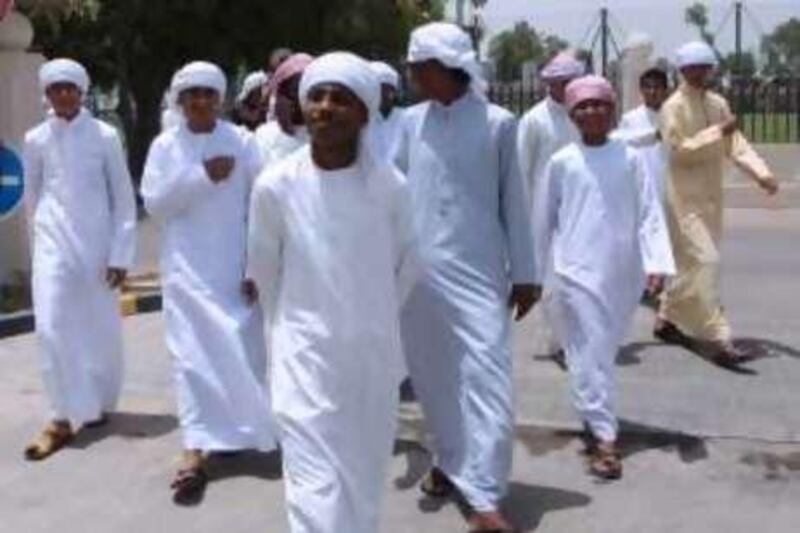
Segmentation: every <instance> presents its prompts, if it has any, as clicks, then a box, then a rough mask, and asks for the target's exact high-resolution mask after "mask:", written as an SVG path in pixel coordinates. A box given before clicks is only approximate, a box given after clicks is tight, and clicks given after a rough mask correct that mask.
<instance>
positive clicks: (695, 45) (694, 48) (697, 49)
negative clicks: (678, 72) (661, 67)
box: [675, 41, 717, 68]
mask: <svg viewBox="0 0 800 533" xmlns="http://www.w3.org/2000/svg"><path fill="white" fill-rule="evenodd" d="M675 62H676V63H677V65H678V68H683V67H689V66H692V65H709V66H711V67H716V66H717V56H716V54H715V53H714V50H713V49H712V48H711V47H710V46H708V44H706V43H704V42H703V41H692V42H690V43H686V44H684V45H683V46H681V47H680V48H678V50H677V51H676V52H675Z"/></svg>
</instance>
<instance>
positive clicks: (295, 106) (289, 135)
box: [255, 54, 314, 168]
mask: <svg viewBox="0 0 800 533" xmlns="http://www.w3.org/2000/svg"><path fill="white" fill-rule="evenodd" d="M313 60H314V58H313V57H311V56H310V55H308V54H293V55H291V56H289V57H288V58H287V59H286V60H284V61H283V62H282V63H281V64H280V66H279V67H278V69H277V70H276V71H275V74H273V76H272V78H270V81H269V94H271V95H273V96H272V97H273V99H274V102H275V120H269V121H268V122H267V123H266V124H262V125H261V126H259V127H258V129H257V130H256V133H255V136H256V141H257V142H258V146H259V148H260V149H261V157H262V159H263V164H264V168H269V167H270V166H272V165H274V164H275V163H278V162H279V161H280V160H281V159H283V158H284V157H286V156H288V155H291V154H292V153H293V152H295V151H296V150H298V149H300V148H302V147H304V146H306V145H307V144H308V133H307V131H306V125H305V121H304V119H303V110H302V109H300V101H299V100H298V96H297V91H298V88H299V87H300V77H301V76H302V75H303V71H304V70H305V68H306V67H307V66H308V65H309V63H311V61H313Z"/></svg>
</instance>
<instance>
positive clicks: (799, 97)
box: [489, 77, 800, 143]
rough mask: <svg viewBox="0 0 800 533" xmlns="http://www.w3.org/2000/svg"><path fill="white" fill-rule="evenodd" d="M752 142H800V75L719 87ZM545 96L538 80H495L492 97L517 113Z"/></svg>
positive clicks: (744, 80)
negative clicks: (529, 81)
mask: <svg viewBox="0 0 800 533" xmlns="http://www.w3.org/2000/svg"><path fill="white" fill-rule="evenodd" d="M717 90H718V91H719V92H720V93H721V94H722V95H724V96H725V97H726V98H727V99H728V101H729V102H730V105H731V109H732V110H733V112H734V113H736V115H737V116H738V117H739V121H740V127H741V129H742V131H743V133H744V134H745V136H747V138H748V139H750V140H751V142H755V143H800V77H794V78H745V79H733V80H730V81H729V82H728V83H726V84H724V85H722V86H721V87H719V88H718V89H717ZM543 97H544V88H542V87H539V86H537V84H535V83H522V82H520V81H514V82H492V83H491V84H490V87H489V99H490V100H491V101H492V102H495V103H497V104H499V105H501V106H503V107H505V108H506V109H509V110H510V111H512V112H514V113H515V114H517V115H521V114H523V113H524V112H525V111H527V110H528V109H530V108H531V107H532V106H533V105H534V104H536V102H538V101H539V100H541V99H542V98H543Z"/></svg>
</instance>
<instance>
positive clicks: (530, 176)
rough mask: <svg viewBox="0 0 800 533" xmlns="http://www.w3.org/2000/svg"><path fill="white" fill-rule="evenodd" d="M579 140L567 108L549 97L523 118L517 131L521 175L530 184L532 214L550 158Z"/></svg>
mask: <svg viewBox="0 0 800 533" xmlns="http://www.w3.org/2000/svg"><path fill="white" fill-rule="evenodd" d="M579 139H580V135H579V134H578V130H577V128H575V124H573V123H572V119H570V118H569V113H568V112H567V109H566V108H565V107H564V106H563V105H562V104H559V103H558V102H556V101H555V100H553V99H552V98H551V97H549V96H548V97H546V98H545V99H544V100H542V101H541V102H539V103H538V104H536V105H535V106H533V108H531V110H530V111H528V112H527V113H525V114H524V115H523V116H522V118H521V119H520V121H519V128H518V129H517V156H518V157H519V164H520V170H521V172H522V176H523V178H524V179H525V180H526V181H527V184H528V193H529V194H530V202H531V204H530V209H531V213H533V212H535V205H536V204H535V202H536V199H537V198H540V197H541V195H540V194H538V189H537V187H538V185H537V184H538V183H539V182H540V181H541V179H542V177H543V175H544V170H545V167H547V163H549V162H550V158H551V157H553V154H555V153H556V152H558V151H559V150H561V149H562V148H563V147H565V146H566V145H568V144H569V143H571V142H575V141H578V140H579Z"/></svg>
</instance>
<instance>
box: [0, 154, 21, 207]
mask: <svg viewBox="0 0 800 533" xmlns="http://www.w3.org/2000/svg"><path fill="white" fill-rule="evenodd" d="M22 176H23V172H22V162H20V160H19V157H17V154H15V153H14V152H13V151H12V150H11V149H10V148H8V147H6V146H2V145H0V219H2V218H4V217H6V216H7V215H10V214H11V213H13V212H14V210H15V209H16V208H17V206H18V205H19V204H20V203H21V202H22V193H23V190H24V183H23V177H22Z"/></svg>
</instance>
